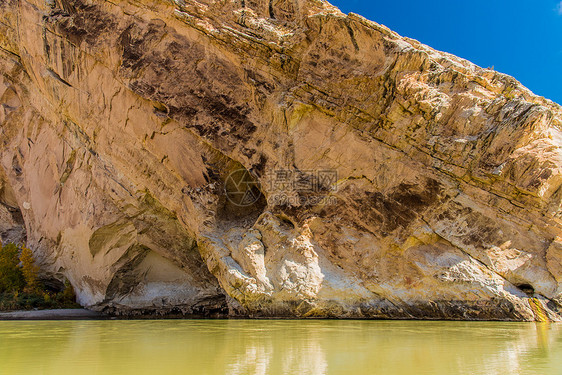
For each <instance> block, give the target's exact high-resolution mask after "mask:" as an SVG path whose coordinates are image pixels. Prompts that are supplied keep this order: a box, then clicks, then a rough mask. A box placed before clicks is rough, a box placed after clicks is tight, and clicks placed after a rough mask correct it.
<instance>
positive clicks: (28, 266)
mask: <svg viewBox="0 0 562 375" xmlns="http://www.w3.org/2000/svg"><path fill="white" fill-rule="evenodd" d="M20 262H21V271H22V274H23V278H24V280H25V284H26V287H27V288H28V289H29V290H37V289H38V288H39V280H38V275H39V267H38V266H37V265H36V264H35V259H33V253H32V252H31V250H30V249H28V248H27V247H25V246H24V247H22V249H21V253H20Z"/></svg>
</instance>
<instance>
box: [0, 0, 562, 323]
mask: <svg viewBox="0 0 562 375" xmlns="http://www.w3.org/2000/svg"><path fill="white" fill-rule="evenodd" d="M0 73H1V75H0V103H1V104H2V106H1V107H0V124H1V146H0V147H1V148H0V157H1V160H0V161H1V167H2V168H1V172H0V202H1V203H2V204H1V205H0V234H1V235H2V240H4V241H6V240H11V241H23V240H27V243H28V244H29V246H30V247H31V248H32V249H33V250H34V252H35V255H36V257H37V258H38V259H39V260H40V262H41V265H42V269H43V270H44V272H45V273H46V275H50V277H54V278H63V277H65V278H68V279H69V280H70V281H71V283H72V284H73V285H74V287H75V289H76V291H77V294H78V298H79V302H80V303H81V304H82V305H84V306H86V307H88V308H92V309H97V310H100V311H106V312H112V313H118V314H134V313H182V314H201V315H216V314H219V315H223V314H234V315H244V316H298V317H366V318H420V319H424V318H445V319H505V320H535V319H544V318H547V319H551V320H558V319H559V318H560V315H559V311H560V310H559V309H560V306H561V304H562V284H561V282H562V242H561V241H562V240H560V237H562V231H561V229H562V223H561V221H560V215H561V212H562V211H561V209H560V203H561V198H562V188H561V186H562V175H561V167H562V150H561V145H562V133H561V124H562V121H561V117H562V116H561V114H562V111H561V109H560V107H559V106H558V105H556V104H554V103H552V102H551V101H548V100H546V99H544V98H539V97H537V96H535V95H533V94H532V93H531V92H529V91H528V90H527V89H525V88H524V87H522V86H521V85H520V84H519V83H518V82H517V81H516V80H514V79H513V78H511V77H508V76H506V75H503V74H500V73H498V72H495V71H493V70H489V69H482V68H479V67H477V66H475V65H473V64H471V63H470V62H467V61H465V60H462V59H459V58H457V57H455V56H452V55H449V54H446V53H442V52H437V51H435V50H433V49H431V48H429V47H427V46H425V45H422V44H420V43H419V42H417V41H415V40H411V39H408V38H402V37H400V36H399V35H397V34H395V33H394V32H392V31H390V30H388V29H387V28H385V27H384V26H381V25H378V24H376V23H373V22H370V21H368V20H366V19H364V18H362V17H360V16H358V15H354V14H349V15H344V14H342V13H341V12H340V11H339V10H338V9H336V8H334V7H332V6H331V5H329V4H328V3H326V2H324V1H321V0H294V1H288V0H270V1H265V0H235V1H228V2H225V1H215V0H200V1H195V0H176V1H175V2H170V1H164V0H152V1H151V0H143V1H140V2H139V1H127V0H117V1H113V2H109V1H101V0H89V1H87V0H47V1H39V0H27V1H24V0H6V1H3V2H2V3H0Z"/></svg>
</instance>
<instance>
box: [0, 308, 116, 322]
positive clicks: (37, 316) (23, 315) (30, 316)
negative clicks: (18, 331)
mask: <svg viewBox="0 0 562 375" xmlns="http://www.w3.org/2000/svg"><path fill="white" fill-rule="evenodd" d="M104 318H107V317H105V316H104V315H102V314H101V313H98V312H95V311H90V310H86V309H52V310H30V311H10V312H2V313H0V320H88V319H104Z"/></svg>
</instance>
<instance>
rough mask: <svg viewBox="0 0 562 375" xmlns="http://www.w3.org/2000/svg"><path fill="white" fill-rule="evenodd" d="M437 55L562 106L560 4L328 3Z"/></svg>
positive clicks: (529, 0) (494, 0)
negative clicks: (503, 76)
mask: <svg viewBox="0 0 562 375" xmlns="http://www.w3.org/2000/svg"><path fill="white" fill-rule="evenodd" d="M330 2H331V3H332V4H334V5H336V6H337V7H339V8H340V9H341V10H342V11H343V12H345V13H349V12H354V13H358V14H360V15H362V16H364V17H366V18H368V19H370V20H373V21H375V22H378V23H381V24H383V25H386V26H388V27H389V28H391V29H392V30H394V31H396V32H397V33H399V34H400V35H403V36H408V37H410V38H413V39H417V40H419V41H420V42H422V43H424V44H427V45H429V46H431V47H433V48H435V49H437V50H441V51H446V52H449V53H452V54H455V55H457V56H459V57H462V58H465V59H468V60H470V61H472V62H473V63H475V64H477V65H479V66H482V67H484V68H487V67H494V69H495V70H496V71H499V72H502V73H507V74H509V75H511V76H513V77H515V78H516V79H517V80H519V81H520V82H521V83H522V84H523V85H524V86H526V87H528V88H529V89H530V90H531V91H533V92H534V93H535V94H537V95H541V96H544V97H546V98H548V99H551V100H553V101H555V102H557V103H559V104H562V1H560V0H556V1H554V0H534V1H533V0H511V1H505V0H470V1H460V0H434V1H419V0H418V1H413V0H404V1H394V2H392V1H388V0H386V1H381V0H330Z"/></svg>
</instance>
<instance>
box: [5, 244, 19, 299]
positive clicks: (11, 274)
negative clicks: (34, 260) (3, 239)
mask: <svg viewBox="0 0 562 375" xmlns="http://www.w3.org/2000/svg"><path fill="white" fill-rule="evenodd" d="M19 262H20V259H19V249H18V247H17V246H16V245H14V244H12V243H10V244H7V245H5V246H2V245H1V244H0V292H6V291H19V290H22V289H23V287H24V286H25V280H24V277H23V273H22V270H21V268H20V267H19Z"/></svg>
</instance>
